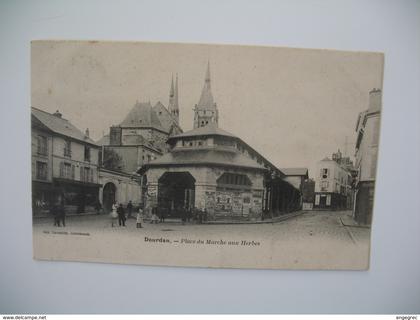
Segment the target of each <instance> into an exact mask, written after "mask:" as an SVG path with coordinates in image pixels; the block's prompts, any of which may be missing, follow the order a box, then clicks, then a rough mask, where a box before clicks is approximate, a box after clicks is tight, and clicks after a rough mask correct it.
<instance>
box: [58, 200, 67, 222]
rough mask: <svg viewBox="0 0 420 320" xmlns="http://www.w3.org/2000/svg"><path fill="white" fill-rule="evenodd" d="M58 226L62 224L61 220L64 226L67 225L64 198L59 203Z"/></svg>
mask: <svg viewBox="0 0 420 320" xmlns="http://www.w3.org/2000/svg"><path fill="white" fill-rule="evenodd" d="M58 220H59V221H58V226H60V221H61V223H62V224H63V227H65V226H66V210H64V200H61V202H60V204H59V205H58Z"/></svg>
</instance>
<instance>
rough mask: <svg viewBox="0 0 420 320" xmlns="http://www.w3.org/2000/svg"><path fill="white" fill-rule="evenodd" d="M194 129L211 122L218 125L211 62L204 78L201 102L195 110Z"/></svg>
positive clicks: (208, 63)
mask: <svg viewBox="0 0 420 320" xmlns="http://www.w3.org/2000/svg"><path fill="white" fill-rule="evenodd" d="M194 113H195V114H194V128H198V127H203V126H205V125H207V124H209V123H211V122H213V123H215V124H216V125H217V123H218V118H219V115H218V111H217V106H216V103H214V99H213V94H212V92H211V80H210V61H208V62H207V70H206V75H205V77H204V86H203V90H202V91H201V96H200V100H199V101H198V104H196V105H195V108H194Z"/></svg>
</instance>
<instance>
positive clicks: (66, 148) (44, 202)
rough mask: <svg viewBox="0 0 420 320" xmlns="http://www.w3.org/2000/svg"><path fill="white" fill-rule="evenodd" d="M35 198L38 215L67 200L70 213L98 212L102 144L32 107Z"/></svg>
mask: <svg viewBox="0 0 420 320" xmlns="http://www.w3.org/2000/svg"><path fill="white" fill-rule="evenodd" d="M31 128H32V199H33V211H34V215H35V216H36V215H44V214H47V213H48V210H49V208H50V207H51V205H53V204H55V203H57V202H64V206H65V210H66V212H67V213H84V212H89V211H95V210H96V209H95V208H96V205H97V203H98V200H99V199H98V192H99V187H100V184H99V181H98V160H99V150H100V147H99V146H98V145H97V144H95V142H94V141H93V140H91V139H90V138H89V130H86V132H85V133H84V134H83V133H82V132H81V131H80V130H79V129H77V128H76V127H75V126H73V125H72V124H71V123H70V122H69V121H68V120H66V119H64V118H63V117H62V115H61V114H60V113H59V112H58V111H57V112H56V113H54V114H50V113H48V112H45V111H42V110H40V109H37V108H32V112H31Z"/></svg>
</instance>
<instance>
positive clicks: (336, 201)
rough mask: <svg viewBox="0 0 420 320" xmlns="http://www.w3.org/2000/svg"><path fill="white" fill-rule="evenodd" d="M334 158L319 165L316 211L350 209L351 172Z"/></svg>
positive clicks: (316, 178) (326, 159) (316, 181)
mask: <svg viewBox="0 0 420 320" xmlns="http://www.w3.org/2000/svg"><path fill="white" fill-rule="evenodd" d="M333 157H334V160H332V159H330V158H328V157H326V158H324V159H323V160H321V161H318V163H317V171H316V175H315V202H314V209H333V210H338V209H350V208H349V205H348V197H350V196H351V183H352V176H351V172H350V171H349V170H348V169H347V168H346V167H345V166H343V165H342V164H340V162H339V161H337V158H335V156H333Z"/></svg>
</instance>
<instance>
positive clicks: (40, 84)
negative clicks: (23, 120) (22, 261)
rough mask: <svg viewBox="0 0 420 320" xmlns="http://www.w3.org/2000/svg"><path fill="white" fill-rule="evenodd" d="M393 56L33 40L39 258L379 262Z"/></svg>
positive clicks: (338, 265)
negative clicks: (374, 233)
mask: <svg viewBox="0 0 420 320" xmlns="http://www.w3.org/2000/svg"><path fill="white" fill-rule="evenodd" d="M383 66H384V55H383V54H382V53H375V52H351V51H335V50H319V49H318V50H316V49H294V48H285V47H266V46H238V45H214V44H212V45H210V44H181V43H154V42H112V41H59V40H56V41H42V40H38V41H32V43H31V109H30V112H31V147H32V149H31V165H32V181H31V183H32V210H33V213H32V221H33V253H34V258H35V259H40V260H66V261H87V262H107V263H119V264H143V265H161V266H187V267H211V268H256V269H333V270H334V269H338V270H367V269H369V254H370V235H371V228H372V227H373V228H374V221H375V215H374V214H373V213H374V202H375V201H374V195H375V180H376V167H377V161H378V148H379V140H380V119H381V112H382V102H381V101H382V82H383Z"/></svg>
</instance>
